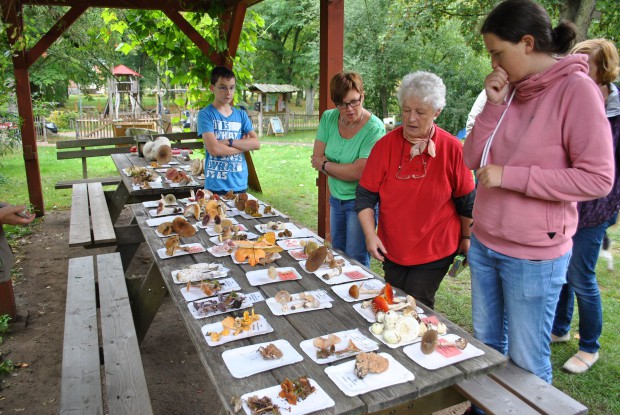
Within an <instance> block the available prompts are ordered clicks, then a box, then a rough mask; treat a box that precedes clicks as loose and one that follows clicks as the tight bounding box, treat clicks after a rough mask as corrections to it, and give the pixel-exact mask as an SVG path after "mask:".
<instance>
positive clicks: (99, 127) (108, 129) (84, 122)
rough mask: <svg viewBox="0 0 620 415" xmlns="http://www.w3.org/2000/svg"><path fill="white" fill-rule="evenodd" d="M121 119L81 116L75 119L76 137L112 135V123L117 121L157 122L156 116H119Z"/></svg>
mask: <svg viewBox="0 0 620 415" xmlns="http://www.w3.org/2000/svg"><path fill="white" fill-rule="evenodd" d="M120 118H121V119H110V118H103V117H101V118H83V119H78V120H75V137H76V138H99V137H114V136H115V134H114V124H118V123H119V122H132V123H136V124H140V123H145V124H146V123H159V121H158V119H157V118H151V117H142V118H133V117H132V116H124V117H120Z"/></svg>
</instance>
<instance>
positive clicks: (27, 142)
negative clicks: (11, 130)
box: [0, 0, 45, 216]
mask: <svg viewBox="0 0 620 415" xmlns="http://www.w3.org/2000/svg"><path fill="white" fill-rule="evenodd" d="M0 7H1V8H2V18H3V20H4V22H5V23H8V25H7V27H6V32H7V36H8V39H9V43H10V45H11V47H14V46H15V45H16V44H18V41H20V38H21V37H22V35H23V33H24V21H23V6H22V3H21V2H19V1H17V0H13V1H12V0H1V1H0ZM12 58H13V71H14V73H15V91H17V110H18V112H19V116H20V118H21V125H20V131H21V136H22V151H23V157H24V162H25V163H24V164H25V167H26V180H27V182H28V193H29V196H30V203H31V204H32V206H33V207H34V210H35V212H36V214H37V216H43V215H44V214H45V210H44V204H43V187H42V185H41V171H40V170H39V160H38V154H37V132H36V130H35V128H34V114H33V112H32V94H31V91H30V76H29V75H28V61H27V59H26V50H25V49H23V48H21V49H20V48H17V50H15V51H14V52H13V57H12Z"/></svg>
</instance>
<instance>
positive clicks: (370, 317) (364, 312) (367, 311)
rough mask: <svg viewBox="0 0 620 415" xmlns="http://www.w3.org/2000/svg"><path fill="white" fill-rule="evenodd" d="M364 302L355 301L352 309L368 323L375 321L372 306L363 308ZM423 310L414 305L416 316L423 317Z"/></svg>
mask: <svg viewBox="0 0 620 415" xmlns="http://www.w3.org/2000/svg"><path fill="white" fill-rule="evenodd" d="M363 305H364V303H363V302H361V303H355V304H353V310H355V311H357V312H358V313H359V315H360V316H362V317H364V318H365V319H366V321H368V322H369V323H375V322H376V321H377V319H376V316H375V312H374V311H372V306H371V305H369V306H368V307H366V308H364V307H363ZM423 311H424V310H422V309H421V308H420V307H416V312H417V313H418V317H420V318H423V317H424V314H422V313H423ZM397 313H399V314H400V312H398V311H397Z"/></svg>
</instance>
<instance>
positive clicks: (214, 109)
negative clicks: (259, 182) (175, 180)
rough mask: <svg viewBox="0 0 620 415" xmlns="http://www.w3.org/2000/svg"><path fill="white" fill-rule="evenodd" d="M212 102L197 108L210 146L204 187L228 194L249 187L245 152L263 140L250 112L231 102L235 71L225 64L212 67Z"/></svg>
mask: <svg viewBox="0 0 620 415" xmlns="http://www.w3.org/2000/svg"><path fill="white" fill-rule="evenodd" d="M209 89H210V90H211V92H212V93H213V96H214V99H213V103H212V104H211V105H209V106H208V107H206V108H203V109H201V110H200V111H199V112H198V136H199V137H202V139H203V141H204V144H205V148H206V150H207V153H206V158H205V189H207V190H210V191H211V192H213V193H217V194H225V193H226V192H228V191H229V190H232V191H233V192H235V193H243V192H245V191H246V190H247V188H248V166H247V163H246V161H245V157H244V155H243V153H244V152H245V151H250V150H258V149H259V148H260V143H259V141H258V136H257V135H256V132H255V131H254V128H253V127H252V122H251V121H250V119H249V117H248V115H247V114H246V113H245V112H244V111H241V110H239V109H237V108H234V107H232V106H231V105H230V103H231V102H232V100H233V98H234V95H235V74H234V73H233V71H231V70H230V69H228V68H226V67H223V66H216V67H215V68H213V70H212V71H211V85H210V86H209Z"/></svg>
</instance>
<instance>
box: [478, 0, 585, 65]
mask: <svg viewBox="0 0 620 415" xmlns="http://www.w3.org/2000/svg"><path fill="white" fill-rule="evenodd" d="M480 33H481V34H485V33H492V34H494V35H495V36H497V37H499V38H500V39H502V40H505V41H507V42H511V43H519V42H520V41H521V39H522V38H523V36H525V35H531V36H532V37H533V38H534V50H535V51H537V52H545V53H557V54H564V53H566V52H568V50H569V49H570V48H571V46H572V44H573V42H574V40H575V37H576V36H577V32H576V30H575V25H574V24H573V23H570V22H562V23H560V24H559V25H558V26H557V27H556V28H555V29H554V28H552V26H551V20H550V19H549V15H548V14H547V11H546V10H545V9H544V8H543V7H542V6H541V5H540V4H538V3H535V2H534V1H531V0H506V1H503V2H501V3H500V4H498V5H497V6H496V7H495V8H494V9H493V10H492V11H491V13H489V15H488V16H487V18H486V19H485V20H484V23H483V24H482V28H481V29H480Z"/></svg>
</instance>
